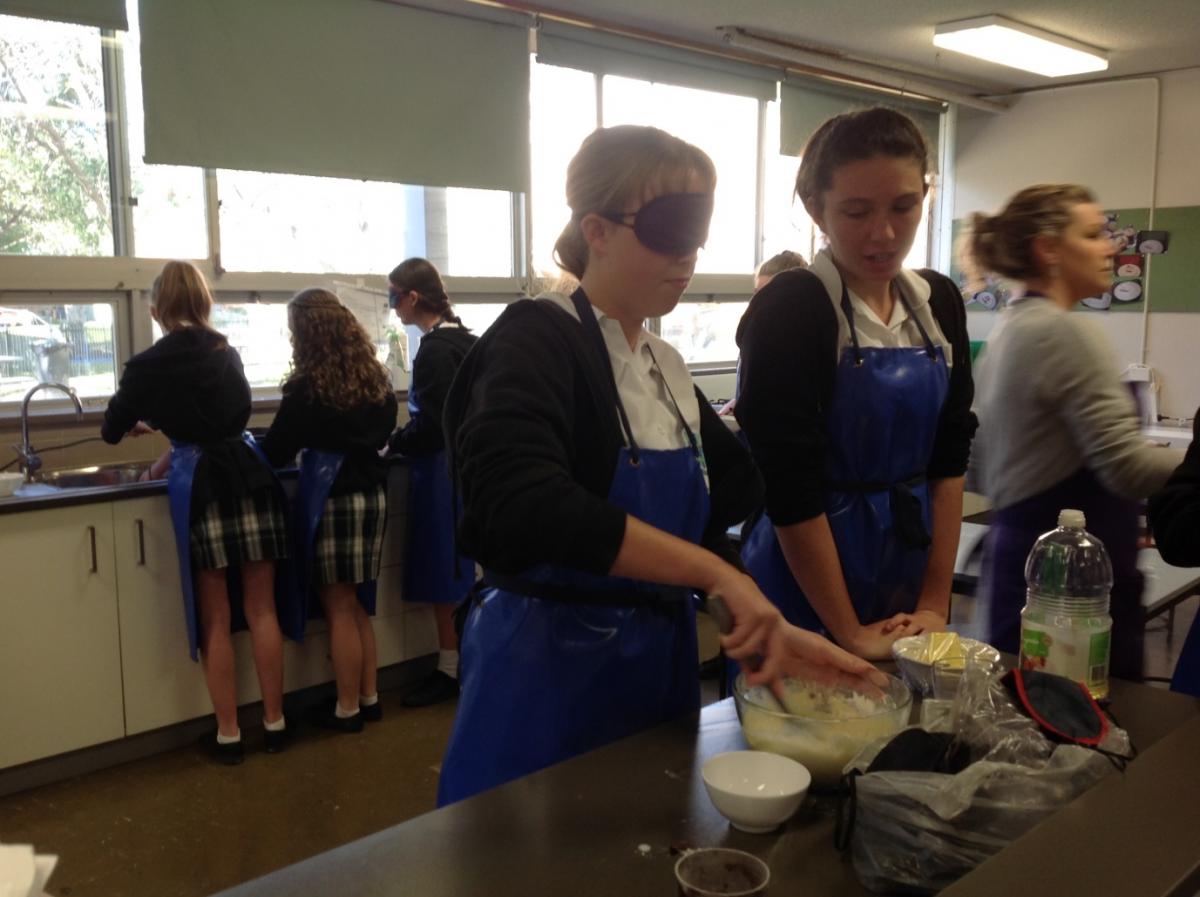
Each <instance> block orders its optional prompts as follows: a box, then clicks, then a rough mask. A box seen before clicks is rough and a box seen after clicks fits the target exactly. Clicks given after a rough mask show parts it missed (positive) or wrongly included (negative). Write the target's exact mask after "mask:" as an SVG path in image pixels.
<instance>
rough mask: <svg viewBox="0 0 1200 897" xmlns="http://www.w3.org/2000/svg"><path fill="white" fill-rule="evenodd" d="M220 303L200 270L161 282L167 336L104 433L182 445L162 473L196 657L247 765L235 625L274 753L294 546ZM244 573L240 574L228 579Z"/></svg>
mask: <svg viewBox="0 0 1200 897" xmlns="http://www.w3.org/2000/svg"><path fill="white" fill-rule="evenodd" d="M212 306H213V300H212V295H211V294H210V293H209V289H208V285H207V284H206V283H205V281H204V275H203V274H202V273H201V272H200V271H199V269H197V268H196V266H195V265H192V264H190V263H189V262H168V263H167V264H166V266H164V268H163V270H162V273H161V274H159V276H158V277H156V278H155V280H154V286H153V289H152V305H151V308H150V314H151V315H152V316H153V317H154V320H155V321H157V322H158V323H159V325H160V326H161V327H162V329H163V332H164V336H163V338H162V339H160V340H159V341H158V342H157V343H155V344H154V345H153V346H151V347H150V348H149V349H147V350H146V351H145V352H141V353H139V354H137V355H135V356H134V357H133V358H131V359H129V361H128V363H127V364H126V365H125V371H124V373H123V374H122V375H121V383H120V386H119V387H118V389H117V393H116V395H114V396H113V397H112V399H111V400H110V401H109V403H108V410H107V411H106V412H105V415H104V425H103V427H102V428H101V435H102V436H103V437H104V440H105V441H106V442H109V443H112V444H116V443H118V442H120V441H121V439H122V438H123V437H124V436H125V435H126V434H127V433H128V434H131V435H134V436H137V435H141V434H142V433H146V432H149V430H150V428H153V429H157V430H161V431H162V432H163V433H165V434H166V435H167V437H168V438H169V439H170V440H171V450H170V452H169V453H168V454H167V455H164V457H163V458H160V459H159V461H158V462H156V463H155V466H154V468H153V473H154V474H155V475H158V476H161V475H162V473H163V470H164V469H166V470H167V492H168V496H169V498H170V502H171V518H172V521H173V522H174V525H175V543H176V548H177V550H178V552H179V572H180V583H181V585H182V588H183V600H184V612H185V618H186V621H187V632H188V643H189V648H190V651H191V655H192V658H193V659H195V658H196V656H197V653H199V656H200V660H201V663H202V666H203V668H204V678H205V683H206V684H207V686H208V692H209V696H210V697H211V698H212V702H213V710H214V711H215V713H216V717H217V732H216V734H215V736H213V737H212V738H211V739H210V740H209V743H208V746H209V748H210V749H211V750H212V752H213V754H214V756H215V757H216V759H217V760H219V761H220V762H222V763H226V764H230V765H232V764H236V763H240V762H241V761H242V741H241V731H240V730H239V728H238V720H237V689H236V678H235V670H234V653H233V640H232V638H231V630H232V629H233V628H247V627H248V628H249V629H250V636H251V640H252V643H253V647H254V662H255V666H256V667H257V670H258V681H259V686H260V688H261V689H262V701H263V724H264V726H265V728H266V749H267V751H268V752H269V753H274V752H277V751H280V750H282V749H283V748H284V747H285V746H286V739H287V736H286V726H285V722H284V718H283V644H282V641H283V640H282V633H281V630H280V625H279V615H277V608H276V600H275V588H274V586H275V561H276V560H278V559H280V558H285V557H287V554H288V548H287V529H286V523H285V518H284V513H283V500H282V494H281V492H280V489H279V484H278V482H277V480H276V479H275V476H274V473H273V472H272V471H271V469H270V468H269V467H268V466H267V464H266V463H264V461H263V460H262V459H261V458H260V457H259V455H258V454H257V453H256V451H255V449H254V447H253V439H252V438H250V437H249V436H248V435H246V436H244V435H243V434H244V430H245V427H246V423H247V421H248V420H249V419H250V385H249V383H247V382H246V376H245V374H244V373H243V370H242V360H241V357H240V356H239V355H238V353H237V350H236V349H234V348H233V347H232V346H230V345H229V343H228V341H227V340H226V339H225V337H224V336H223V335H221V334H220V333H218V332H217V331H216V330H214V329H213V327H212V325H211V323H210V322H209V318H210V316H211V314H212ZM143 421H144V423H142V422H143ZM233 571H237V572H240V574H241V575H240V577H229V578H228V579H227V574H228V573H230V572H233ZM239 592H240V598H241V600H240V601H239V600H238V597H239V594H238V593H239ZM231 599H232V600H231ZM279 610H280V611H283V612H284V619H285V621H287V629H288V635H289V636H291V637H294V638H295V637H299V635H301V634H302V632H303V628H302V624H303V618H302V617H298V616H297V615H296V614H295V612H294V607H292V606H291V605H281V606H280V608H279ZM243 618H244V619H243Z"/></svg>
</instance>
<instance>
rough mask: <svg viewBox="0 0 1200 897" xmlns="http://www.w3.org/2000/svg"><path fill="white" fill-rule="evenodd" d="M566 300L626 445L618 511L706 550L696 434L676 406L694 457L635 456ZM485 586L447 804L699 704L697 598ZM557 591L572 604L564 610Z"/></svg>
mask: <svg viewBox="0 0 1200 897" xmlns="http://www.w3.org/2000/svg"><path fill="white" fill-rule="evenodd" d="M571 298H572V301H573V302H574V303H575V308H576V310H577V311H578V313H579V318H580V321H581V322H582V324H583V326H584V329H585V330H586V331H587V333H588V336H589V339H590V341H591V342H592V343H593V344H594V345H595V346H596V347H597V348H598V350H599V351H600V352H601V353H602V354H603V357H604V359H605V363H606V365H607V366H608V370H609V378H610V381H611V382H612V392H613V395H614V399H615V402H616V405H617V410H618V412H619V416H620V419H621V425H622V429H623V431H624V435H625V439H626V442H627V447H626V448H623V449H622V450H621V452H620V455H619V456H618V458H617V466H616V471H615V473H614V475H613V482H612V487H611V489H610V490H609V494H608V499H609V501H611V502H612V503H613V504H616V505H617V506H619V507H621V508H623V509H624V510H625V511H626V512H628V513H629V515H630V516H633V517H637V518H638V519H640V520H643V521H645V522H646V523H648V524H650V525H651V526H654V527H657V528H659V529H662V530H665V531H667V532H670V533H672V534H674V535H676V536H679V537H680V538H683V539H687V540H688V541H690V542H696V543H698V542H699V541H700V537H701V535H702V534H703V531H704V526H705V524H706V522H707V521H708V514H709V507H708V487H707V483H706V481H705V476H704V467H703V457H702V454H701V452H700V447H699V444H698V443H697V441H696V437H695V435H694V434H693V433H692V431H691V429H690V428H688V426H687V423H686V421H684V420H683V415H682V413H679V407H678V405H677V404H676V405H675V409H676V412H677V413H679V417H680V420H681V422H683V427H684V430H685V432H686V433H687V436H688V440H689V443H690V445H689V447H687V448H681V449H672V450H654V451H651V450H645V449H639V448H638V446H637V444H636V443H635V442H634V440H633V434H632V430H631V428H630V427H629V423H628V418H627V417H626V414H625V410H624V408H623V407H622V406H621V403H620V397H619V396H618V395H617V393H616V385H615V380H613V378H612V367H611V360H609V357H608V350H607V348H606V347H605V346H604V340H603V336H602V335H601V333H600V327H599V324H598V323H597V322H596V317H595V313H594V312H593V311H592V309H591V307H590V305H589V303H588V301H587V299H586V297H584V295H583V292H582V290H577V291H576V293H575V295H574V296H572V297H571ZM672 402H674V397H672ZM484 579H485V581H486V582H489V583H501V584H502V585H501V586H489V587H485V588H483V589H481V590H480V591H479V592H478V593H477V594H478V596H479V597H478V599H477V600H476V601H475V602H474V603H473V605H472V607H471V610H470V613H469V614H468V616H467V620H466V625H465V627H464V631H463V637H462V696H461V697H460V698H459V705H458V716H457V717H456V718H455V721H454V730H453V732H452V733H451V735H450V743H449V746H448V747H447V750H446V757H445V760H444V762H443V764H442V775H441V780H440V782H439V783H438V804H439V805H440V806H442V805H445V804H448V803H453V802H454V801H457V800H462V799H463V798H466V797H470V796H471V795H473V794H477V793H478V792H480V791H484V790H486V789H488V788H492V787H495V786H496V785H501V784H503V783H504V782H508V781H511V780H512V779H515V778H518V777H520V776H523V775H527V774H529V773H531V772H534V771H536V770H538V769H542V768H543V767H546V766H549V765H551V764H553V763H557V762H559V761H561V760H565V759H567V758H569V757H573V756H575V755H577V754H581V753H583V752H584V751H588V750H591V749H593V748H596V747H599V746H601V745H603V744H607V743H609V742H612V741H615V740H617V739H619V738H623V737H625V736H627V735H631V734H633V733H635V732H639V731H642V730H644V729H647V728H649V727H651V726H654V725H657V724H659V723H661V722H664V721H666V720H669V719H673V718H675V717H677V716H681V715H683V714H687V713H690V712H694V711H695V710H696V709H697V708H698V707H699V706H700V691H699V677H698V675H697V673H696V670H697V667H698V663H699V661H698V658H697V647H696V609H695V603H694V600H693V598H692V595H691V592H690V590H687V589H672V588H667V587H662V586H657V585H655V584H652V583H645V582H637V581H634V580H629V579H622V578H618V577H611V576H598V575H591V574H585V573H581V572H579V571H575V570H569V569H566V568H562V567H555V566H551V565H541V566H538V567H536V568H534V569H533V570H530V571H526V572H525V573H524V574H522V575H521V577H520V578H519V580H518V579H516V578H513V579H512V580H509V579H508V578H506V577H501V576H498V575H496V574H494V573H491V572H485V574H484ZM556 593H558V594H564V595H569V596H571V597H574V598H575V599H576V600H575V601H563V600H555V599H554V595H555V594H556ZM534 594H536V595H539V596H541V597H533V595H534Z"/></svg>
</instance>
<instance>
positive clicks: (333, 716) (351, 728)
mask: <svg viewBox="0 0 1200 897" xmlns="http://www.w3.org/2000/svg"><path fill="white" fill-rule="evenodd" d="M336 708H337V701H336V700H335V701H334V702H333V703H332V704H328V705H326V706H324V707H319V708H317V710H316V712H315V713H314V714H313V716H312V724H313V725H314V726H318V727H320V728H322V729H329V730H330V731H331V732H348V733H354V732H361V731H362V730H363V715H362V711H361V710H360V711H359V712H358V713H356V714H354V716H345V717H342V716H338V715H337V712H336Z"/></svg>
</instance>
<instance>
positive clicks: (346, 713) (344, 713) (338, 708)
mask: <svg viewBox="0 0 1200 897" xmlns="http://www.w3.org/2000/svg"><path fill="white" fill-rule="evenodd" d="M333 715H334V716H336V717H337V718H338V719H349V718H350V717H352V716H358V708H357V707H355V708H354V709H353V710H343V709H342V702H341V701H338V702H337V704H335V705H334V709H333Z"/></svg>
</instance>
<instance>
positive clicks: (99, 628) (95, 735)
mask: <svg viewBox="0 0 1200 897" xmlns="http://www.w3.org/2000/svg"><path fill="white" fill-rule="evenodd" d="M0 571H2V572H0V583H2V585H0V608H2V609H3V623H2V624H0V719H2V720H3V723H2V724H0V726H2V728H3V733H4V734H3V736H2V737H0V768H3V767H7V766H14V765H16V764H18V763H26V762H28V761H30V760H36V759H39V758H41V757H48V756H51V755H53V754H61V753H64V752H65V751H72V750H76V749H78V748H82V747H87V746H89V745H93V744H99V743H101V742H105V741H111V740H113V739H117V738H121V737H122V736H123V735H124V734H125V720H124V716H123V712H122V699H121V636H120V631H119V629H118V624H117V583H116V574H115V570H114V566H113V527H112V511H111V506H110V505H108V504H106V503H100V504H91V505H80V506H76V507H71V508H55V509H51V510H45V511H24V512H20V513H13V514H4V515H0Z"/></svg>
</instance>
